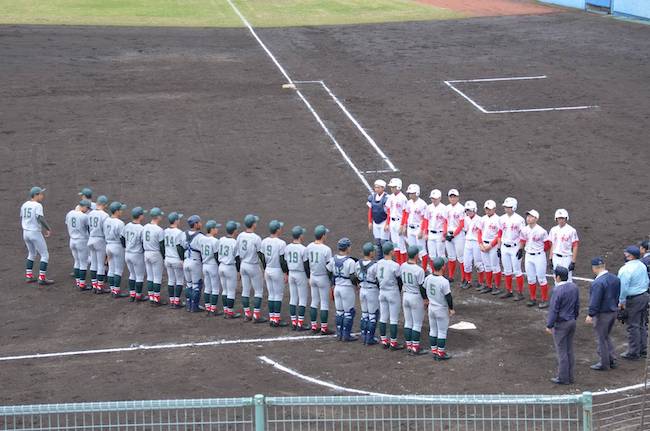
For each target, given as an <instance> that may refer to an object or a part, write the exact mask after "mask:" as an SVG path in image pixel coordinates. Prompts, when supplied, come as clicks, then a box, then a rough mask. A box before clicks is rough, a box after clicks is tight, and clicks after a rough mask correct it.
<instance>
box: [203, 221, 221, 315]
mask: <svg viewBox="0 0 650 431" xmlns="http://www.w3.org/2000/svg"><path fill="white" fill-rule="evenodd" d="M220 227H221V225H220V224H219V223H217V222H216V221H214V220H208V221H207V223H206V224H205V236H202V237H201V242H200V248H201V259H202V267H203V283H204V284H205V289H204V290H203V298H204V299H203V302H204V303H205V310H206V311H207V312H208V316H220V315H221V313H217V304H218V303H219V294H220V293H221V279H220V278H219V264H220V260H219V240H218V239H217V234H218V233H219V228H220Z"/></svg>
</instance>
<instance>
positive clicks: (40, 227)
mask: <svg viewBox="0 0 650 431" xmlns="http://www.w3.org/2000/svg"><path fill="white" fill-rule="evenodd" d="M44 192H45V189H43V188H41V187H38V186H34V187H32V188H31V190H30V191H29V196H30V199H29V200H28V201H26V202H25V203H24V204H22V206H21V207H20V223H21V225H22V228H23V241H25V245H26V246H27V259H26V260H25V281H26V282H27V283H33V282H35V281H36V278H35V277H34V259H36V254H37V253H38V255H39V256H40V257H41V262H40V265H39V273H38V284H39V285H42V286H45V285H49V284H52V283H54V281H52V280H50V279H48V278H47V263H48V261H49V258H50V254H49V253H48V251H47V244H46V242H45V238H47V237H49V236H50V231H51V229H50V225H49V224H48V223H47V222H46V221H45V215H44V213H43V204H42V202H43V200H44V199H45V194H44Z"/></svg>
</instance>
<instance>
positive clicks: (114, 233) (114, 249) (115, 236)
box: [102, 202, 128, 299]
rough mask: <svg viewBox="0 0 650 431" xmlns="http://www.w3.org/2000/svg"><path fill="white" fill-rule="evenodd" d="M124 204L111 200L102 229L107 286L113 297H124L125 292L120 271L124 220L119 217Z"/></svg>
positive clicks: (124, 243) (123, 243)
mask: <svg viewBox="0 0 650 431" xmlns="http://www.w3.org/2000/svg"><path fill="white" fill-rule="evenodd" d="M125 209H126V205H124V204H122V203H121V202H111V204H110V206H109V207H108V212H109V213H110V217H109V218H107V219H106V220H104V224H103V225H102V229H103V231H104V238H105V239H106V258H107V259H108V274H107V275H108V286H109V287H110V289H111V295H112V296H113V298H115V299H118V298H124V297H126V296H128V294H127V293H122V290H121V289H122V287H121V286H122V272H123V271H124V246H125V245H126V242H125V241H124V237H123V236H122V233H123V232H124V222H123V221H122V220H121V219H120V218H121V217H122V211H124V210H125Z"/></svg>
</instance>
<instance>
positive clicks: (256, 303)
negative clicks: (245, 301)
mask: <svg viewBox="0 0 650 431" xmlns="http://www.w3.org/2000/svg"><path fill="white" fill-rule="evenodd" d="M253 301H254V302H253V307H254V308H257V309H258V310H259V309H260V308H262V298H258V297H257V296H256V297H255V298H254V299H253Z"/></svg>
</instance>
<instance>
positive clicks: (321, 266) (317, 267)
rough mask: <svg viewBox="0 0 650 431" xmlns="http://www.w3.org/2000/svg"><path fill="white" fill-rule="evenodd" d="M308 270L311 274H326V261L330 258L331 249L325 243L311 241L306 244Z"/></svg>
mask: <svg viewBox="0 0 650 431" xmlns="http://www.w3.org/2000/svg"><path fill="white" fill-rule="evenodd" d="M307 257H308V258H309V271H310V273H311V275H327V267H326V265H327V262H329V260H330V259H331V258H332V249H331V248H329V247H328V246H327V245H325V244H322V243H317V242H312V243H311V244H309V245H308V246H307Z"/></svg>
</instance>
